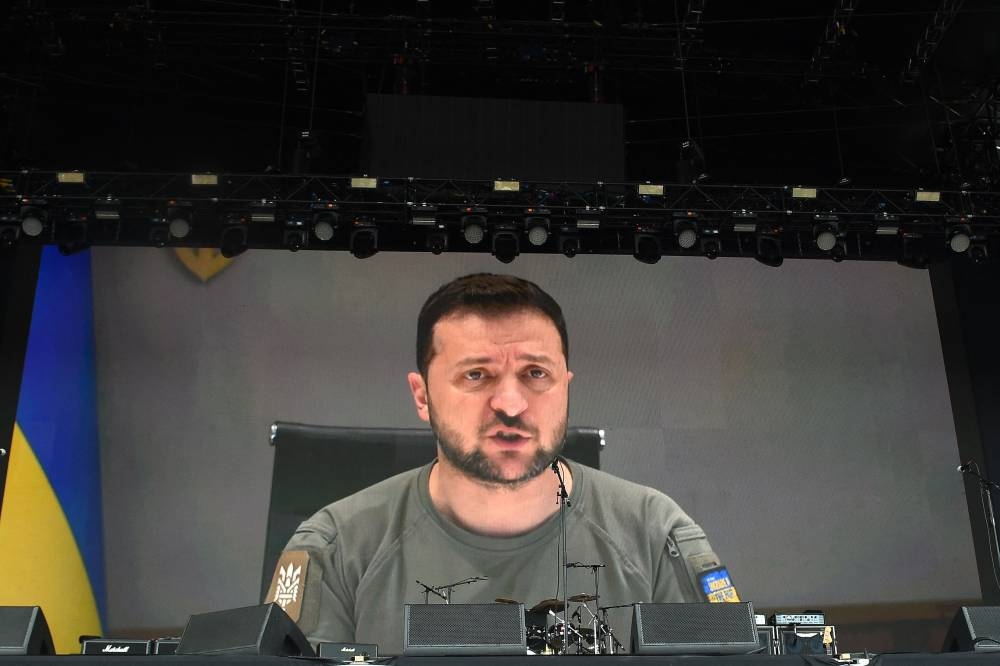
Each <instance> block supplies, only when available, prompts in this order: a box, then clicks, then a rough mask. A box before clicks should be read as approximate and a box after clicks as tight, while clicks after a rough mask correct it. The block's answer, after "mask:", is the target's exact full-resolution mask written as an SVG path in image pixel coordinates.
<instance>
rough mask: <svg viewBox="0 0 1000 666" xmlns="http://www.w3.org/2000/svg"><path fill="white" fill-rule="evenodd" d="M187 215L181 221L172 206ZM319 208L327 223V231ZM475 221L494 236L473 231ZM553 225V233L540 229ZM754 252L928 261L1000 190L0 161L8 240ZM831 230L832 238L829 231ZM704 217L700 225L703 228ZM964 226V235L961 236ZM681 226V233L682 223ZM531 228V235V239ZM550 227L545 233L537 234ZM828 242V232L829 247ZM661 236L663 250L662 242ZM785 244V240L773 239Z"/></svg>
mask: <svg viewBox="0 0 1000 666" xmlns="http://www.w3.org/2000/svg"><path fill="white" fill-rule="evenodd" d="M177 220H182V221H183V222H184V225H183V226H185V227H187V229H188V233H186V234H185V235H184V236H183V237H177V236H175V235H174V234H173V231H174V230H173V228H172V227H171V226H170V225H171V223H172V222H175V221H177ZM320 222H323V223H325V225H326V228H325V231H326V232H328V233H320V232H319V231H317V225H318V224H319V223H320ZM470 224H476V225H478V226H479V227H480V230H481V231H482V232H483V237H484V240H483V242H478V243H477V242H472V241H470V240H469V239H468V237H467V235H466V234H465V233H464V232H465V230H466V227H467V226H468V225H470ZM534 227H542V228H543V229H544V232H545V233H544V234H543V233H541V232H540V231H535V233H534V235H533V236H532V234H530V233H529V232H531V231H532V229H533V228H534ZM234 230H235V232H236V235H237V236H238V240H241V244H242V245H243V246H244V247H252V248H267V249H280V248H286V249H317V250H323V249H327V250H354V249H355V248H354V245H355V243H356V241H357V239H358V236H359V234H361V235H366V242H369V243H372V242H374V244H375V247H376V248H377V249H378V250H389V251H432V252H436V253H439V252H442V251H459V252H493V253H494V254H498V250H497V240H498V239H503V240H504V242H505V243H507V244H508V245H507V246H505V247H508V249H509V247H510V246H511V244H512V246H513V247H514V248H515V250H516V251H515V255H516V254H517V253H520V252H531V253H551V254H555V253H563V254H567V255H570V256H571V255H575V254H578V253H580V254H634V255H637V256H638V255H641V254H644V253H645V254H646V255H647V258H648V255H649V253H650V252H652V253H653V254H655V255H656V257H657V258H658V257H659V255H661V254H663V255H668V254H676V255H707V256H710V257H713V258H714V257H715V256H752V257H757V258H760V256H759V255H760V253H761V251H762V246H761V242H762V240H761V239H764V241H766V243H765V244H767V245H768V248H770V251H771V252H772V253H773V252H777V253H778V254H779V255H780V256H783V257H797V258H807V259H830V258H833V259H837V260H840V259H856V260H882V261H886V260H891V261H902V260H904V259H906V255H907V254H908V253H909V254H911V255H912V254H915V255H918V256H917V259H921V258H922V260H921V261H918V260H917V259H914V260H913V261H912V262H911V263H913V264H920V263H924V264H926V262H928V261H931V260H933V259H934V258H935V257H939V256H944V255H945V254H946V250H947V249H948V248H950V249H951V250H954V251H956V252H963V253H967V254H969V256H970V257H972V258H974V259H976V260H983V259H987V258H989V257H992V256H996V255H997V253H998V252H1000V245H998V243H1000V192H964V191H941V192H926V191H921V190H918V191H914V190H889V189H836V188H814V187H798V186H758V185H685V184H670V183H660V184H657V183H629V182H620V183H610V182H595V183H567V182H517V181H469V180H429V179H421V178H368V177H364V178H357V177H350V176H319V175H271V174H268V175H258V174H217V175H208V174H180V173H171V174H165V173H148V174H124V173H107V172H101V173H79V172H72V173H65V172H64V173H60V172H55V171H25V172H6V173H0V240H2V241H3V242H4V243H6V244H8V245H15V244H17V243H27V244H38V243H43V244H57V245H60V246H62V247H63V248H64V249H66V250H67V251H69V250H73V249H77V248H78V247H84V246H87V245H123V246H165V245H177V246H188V247H219V246H220V244H222V243H221V240H220V239H221V238H222V237H223V235H225V234H226V233H227V232H233V231H234ZM824 232H825V233H827V234H829V235H827V236H826V241H827V242H826V243H821V242H818V236H819V235H820V234H821V233H824ZM692 233H693V235H692ZM956 234H961V235H962V236H963V238H962V239H961V241H960V242H959V243H958V244H952V239H953V237H954V236H955V235H956ZM682 236H683V237H682ZM532 238H533V239H534V240H531V239H532ZM540 238H541V240H540V242H539V239H540ZM822 245H827V246H828V247H827V248H825V249H824V248H822ZM651 248H652V250H651ZM775 248H777V249H775Z"/></svg>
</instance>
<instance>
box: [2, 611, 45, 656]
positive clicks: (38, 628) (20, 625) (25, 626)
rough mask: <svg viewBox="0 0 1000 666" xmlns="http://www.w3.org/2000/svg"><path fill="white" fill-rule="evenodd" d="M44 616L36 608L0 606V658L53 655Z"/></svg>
mask: <svg viewBox="0 0 1000 666" xmlns="http://www.w3.org/2000/svg"><path fill="white" fill-rule="evenodd" d="M55 653H56V651H55V644H54V643H53V642H52V634H50V633H49V625H48V623H47V622H46V621H45V615H44V614H43V613H42V609H41V608H39V607H38V606H0V656H3V655H17V654H32V655H38V654H55Z"/></svg>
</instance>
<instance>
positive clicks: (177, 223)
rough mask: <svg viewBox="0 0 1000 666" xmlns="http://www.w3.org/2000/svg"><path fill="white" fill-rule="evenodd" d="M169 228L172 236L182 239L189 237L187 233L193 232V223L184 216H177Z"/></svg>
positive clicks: (171, 221)
mask: <svg viewBox="0 0 1000 666" xmlns="http://www.w3.org/2000/svg"><path fill="white" fill-rule="evenodd" d="M167 229H168V230H169V231H170V235H171V236H172V237H174V238H176V239H178V240H181V239H184V238H187V235H188V234H189V233H191V223H190V222H188V221H187V220H186V219H184V218H183V217H175V218H174V219H172V220H170V223H169V224H168V225H167Z"/></svg>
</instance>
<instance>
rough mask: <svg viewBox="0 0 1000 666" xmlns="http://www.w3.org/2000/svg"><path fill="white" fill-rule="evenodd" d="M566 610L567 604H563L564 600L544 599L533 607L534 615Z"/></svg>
mask: <svg viewBox="0 0 1000 666" xmlns="http://www.w3.org/2000/svg"><path fill="white" fill-rule="evenodd" d="M564 608H566V604H564V603H563V600H562V599H542V600H541V601H539V602H538V603H537V604H535V605H534V606H532V607H531V612H532V613H547V612H549V611H555V612H556V613H558V612H559V611H561V610H563V609H564Z"/></svg>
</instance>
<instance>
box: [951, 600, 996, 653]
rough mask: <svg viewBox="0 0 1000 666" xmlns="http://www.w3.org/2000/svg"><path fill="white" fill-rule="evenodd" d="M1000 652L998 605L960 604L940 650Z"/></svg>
mask: <svg viewBox="0 0 1000 666" xmlns="http://www.w3.org/2000/svg"><path fill="white" fill-rule="evenodd" d="M970 651H974V652H1000V606H962V607H961V608H960V609H959V610H958V613H956V614H955V619H954V620H953V621H952V623H951V629H949V630H948V634H947V637H946V638H945V639H944V647H943V648H942V652H970Z"/></svg>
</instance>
